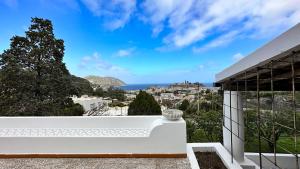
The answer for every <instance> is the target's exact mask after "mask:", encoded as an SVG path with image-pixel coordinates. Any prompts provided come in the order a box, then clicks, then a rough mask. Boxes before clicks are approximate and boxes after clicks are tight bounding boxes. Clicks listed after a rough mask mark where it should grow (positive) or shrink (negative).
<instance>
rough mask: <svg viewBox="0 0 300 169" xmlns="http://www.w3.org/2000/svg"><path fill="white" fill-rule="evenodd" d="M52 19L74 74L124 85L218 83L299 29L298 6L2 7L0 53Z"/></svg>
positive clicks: (227, 0) (98, 2) (93, 2)
mask: <svg viewBox="0 0 300 169" xmlns="http://www.w3.org/2000/svg"><path fill="white" fill-rule="evenodd" d="M31 17H41V18H45V19H50V20H51V21H52V23H53V25H54V33H55V36H56V38H58V39H63V40H64V42H65V49H66V50H65V56H64V62H65V63H66V66H67V68H68V70H69V71H70V73H71V74H74V75H76V76H80V77H84V76H87V75H98V76H112V77H116V78H119V79H121V80H123V81H124V82H126V83H127V84H147V83H152V84H153V83H174V82H183V81H185V80H187V81H191V82H202V83H210V82H214V79H215V74H216V73H218V72H220V71H222V70H223V69H225V68H226V67H228V66H230V65H232V64H233V63H235V62H237V61H238V60H240V59H242V58H243V57H245V56H247V55H248V54H250V53H251V52H253V51H255V50H256V49H257V48H259V47H260V46H262V45H263V44H265V43H267V42H268V41H270V40H272V39H273V38H275V37H276V36H278V35H280V34H281V33H283V32H284V31H286V30H288V29H289V28H291V27H292V26H294V25H295V24H297V23H299V22H300V0H214V1H211V0H109V1H107V0H0V53H2V52H3V50H5V49H7V48H9V44H10V38H11V37H12V36H14V35H20V36H23V35H24V32H25V31H26V30H27V28H28V27H29V25H30V20H31Z"/></svg>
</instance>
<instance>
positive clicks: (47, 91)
mask: <svg viewBox="0 0 300 169" xmlns="http://www.w3.org/2000/svg"><path fill="white" fill-rule="evenodd" d="M63 56H64V41H63V40H61V39H56V38H55V36H54V34H53V27H52V23H51V21H50V20H47V19H41V18H32V20H31V26H30V27H29V29H28V31H26V32H25V37H21V36H14V37H13V38H11V44H10V48H9V49H7V50H5V51H4V53H2V54H1V55H0V68H1V70H0V72H1V73H0V74H1V79H0V80H1V81H0V107H1V110H0V114H1V115H8V116H17V115H29V116H30V115H42V116H43V115H60V113H62V112H63V111H64V109H65V108H66V107H69V108H70V107H72V106H73V105H74V103H73V101H69V100H68V97H69V96H70V95H72V94H73V93H72V89H73V87H72V85H71V78H70V74H69V71H68V70H67V68H66V66H65V64H64V63H63V62H62V60H63Z"/></svg>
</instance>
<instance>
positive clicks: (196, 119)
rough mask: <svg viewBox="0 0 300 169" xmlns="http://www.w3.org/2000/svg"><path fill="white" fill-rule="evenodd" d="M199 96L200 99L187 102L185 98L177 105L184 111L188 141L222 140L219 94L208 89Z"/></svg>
mask: <svg viewBox="0 0 300 169" xmlns="http://www.w3.org/2000/svg"><path fill="white" fill-rule="evenodd" d="M201 96H202V98H203V99H201V101H194V102H192V103H189V102H188V101H187V100H186V101H183V102H182V104H181V105H180V106H179V109H181V110H183V111H184V118H185V120H186V123H187V139H188V142H222V108H221V107H220V106H219V101H220V100H221V98H220V95H218V93H214V92H212V91H208V92H203V93H201ZM198 107H199V110H198Z"/></svg>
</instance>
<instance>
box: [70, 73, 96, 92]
mask: <svg viewBox="0 0 300 169" xmlns="http://www.w3.org/2000/svg"><path fill="white" fill-rule="evenodd" d="M70 78H71V83H72V86H73V93H74V94H75V95H77V96H78V97H80V96H82V95H93V88H92V87H91V84H90V82H89V81H88V80H86V79H84V78H81V77H76V76H74V75H72V76H71V77H70Z"/></svg>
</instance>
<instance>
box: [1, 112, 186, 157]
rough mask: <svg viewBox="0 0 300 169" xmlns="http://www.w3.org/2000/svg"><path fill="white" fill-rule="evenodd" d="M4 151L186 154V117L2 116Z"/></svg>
mask: <svg viewBox="0 0 300 169" xmlns="http://www.w3.org/2000/svg"><path fill="white" fill-rule="evenodd" d="M1 154H2V155H3V154H186V125H185V121H184V120H183V119H180V120H178V121H168V120H166V119H164V118H163V117H162V116H109V117H0V155H1Z"/></svg>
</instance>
